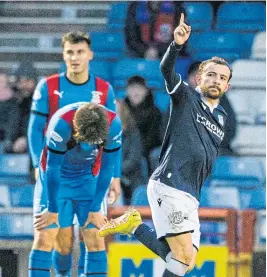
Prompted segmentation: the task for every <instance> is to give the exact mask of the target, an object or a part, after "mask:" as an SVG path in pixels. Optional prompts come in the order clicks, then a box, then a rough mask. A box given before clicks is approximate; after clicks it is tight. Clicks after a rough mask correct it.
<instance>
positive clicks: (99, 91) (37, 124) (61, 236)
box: [28, 32, 121, 276]
mask: <svg viewBox="0 0 267 277" xmlns="http://www.w3.org/2000/svg"><path fill="white" fill-rule="evenodd" d="M62 48H63V59H64V61H65V63H66V68H67V70H66V72H63V73H61V74H55V75H52V76H49V77H47V78H44V79H42V80H41V81H40V82H39V84H38V85H37V88H36V90H35V92H34V96H33V102H32V107H31V115H30V121H29V126H28V142H29V150H30V154H31V157H32V161H33V166H34V168H36V172H37V168H38V166H39V161H40V155H41V150H42V146H43V138H44V134H45V130H46V127H47V125H48V123H49V121H50V119H51V117H52V115H53V114H54V113H55V112H56V111H57V110H58V109H59V108H61V107H64V106H65V105H68V104H71V103H75V102H78V101H86V102H93V103H97V104H102V105H104V106H106V107H107V108H109V109H111V110H113V111H115V97H114V93H113V88H112V86H111V85H110V84H109V83H108V82H106V81H104V80H102V79H100V78H98V77H95V76H94V75H93V74H91V72H90V68H89V62H90V61H91V60H92V59H93V52H92V50H91V40H90V38H89V37H88V35H87V34H84V33H81V32H71V33H66V34H65V35H64V36H63V37H62ZM120 162H121V161H120V159H118V164H117V165H116V167H115V172H114V176H113V177H114V178H113V181H112V185H111V187H110V191H109V195H110V197H111V198H110V199H109V201H110V202H111V203H112V202H115V200H116V198H117V197H118V196H119V194H120V174H121V172H120V168H121V164H120ZM96 240H97V242H96V245H98V244H99V245H102V244H103V238H96ZM72 246H73V227H68V228H62V229H60V231H59V232H58V237H57V240H56V243H55V251H54V255H53V261H54V267H55V271H56V272H57V273H58V274H60V272H61V271H65V272H66V271H70V269H71V261H72V257H71V251H72ZM84 254H85V247H84V243H83V242H82V241H81V242H80V259H79V271H80V274H82V272H83V269H84ZM66 276H68V275H67V274H66ZM79 276H80V275H79Z"/></svg>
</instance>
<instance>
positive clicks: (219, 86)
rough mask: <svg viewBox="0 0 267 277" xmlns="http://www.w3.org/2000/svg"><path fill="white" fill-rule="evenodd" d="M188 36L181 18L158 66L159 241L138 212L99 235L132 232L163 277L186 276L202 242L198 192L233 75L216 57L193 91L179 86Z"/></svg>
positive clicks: (155, 194)
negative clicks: (165, 100) (162, 105)
mask: <svg viewBox="0 0 267 277" xmlns="http://www.w3.org/2000/svg"><path fill="white" fill-rule="evenodd" d="M190 33H191V27H190V26H188V25H186V24H185V23H184V15H183V14H182V15H181V19H180V24H179V26H178V27H177V28H176V29H175V31H174V41H173V42H172V43H171V44H170V46H169V48H168V50H167V52H166V53H165V55H164V57H163V59H162V62H161V71H162V74H163V76H164V78H165V81H166V89H167V91H168V93H169V94H170V97H171V110H170V118H169V122H168V126H167V130H166V133H165V138H164V141H163V144H162V151H161V155H160V160H159V166H158V167H157V169H156V170H155V171H154V173H153V174H152V176H151V178H150V181H149V183H148V188H147V192H148V199H149V203H150V207H151V211H152V219H153V222H154V225H155V229H156V234H157V237H156V234H155V232H154V231H153V230H150V228H149V227H148V226H146V225H145V224H142V220H141V217H140V213H139V212H138V211H136V210H134V211H129V212H126V213H125V214H124V215H123V216H122V217H119V218H117V219H115V220H112V221H111V222H110V223H108V224H106V225H105V226H104V227H102V230H101V231H100V235H101V236H105V235H108V234H113V233H116V232H124V233H134V235H135V237H136V238H137V239H138V240H140V241H141V242H142V243H143V244H145V245H146V246H147V247H148V248H149V249H151V250H152V251H153V252H155V253H156V254H157V255H159V256H160V257H162V258H163V259H164V260H165V261H166V263H167V265H166V269H165V271H164V274H163V276H164V277H168V276H170V277H171V276H184V275H185V274H186V272H187V271H188V270H191V269H192V268H193V267H194V265H195V261H196V255H197V251H198V248H199V241H200V231H199V218H198V205H199V197H200V190H201V186H202V184H203V183H204V181H205V180H206V178H207V177H208V175H209V174H210V172H211V169H212V165H213V163H214V161H215V159H216V156H217V153H218V149H219V145H220V143H221V141H222V139H223V136H224V123H225V120H226V116H227V115H226V113H225V111H224V110H223V108H222V107H221V106H220V105H219V98H220V97H221V96H222V95H223V94H224V93H225V92H226V91H227V90H228V88H229V80H230V79H231V76H232V70H231V69H230V67H229V65H228V64H227V62H226V61H225V60H223V59H221V58H218V57H214V58H212V59H210V60H206V61H204V62H202V63H201V65H200V67H199V72H198V76H197V83H198V87H197V88H196V89H193V88H191V87H189V86H188V85H187V84H186V83H185V82H183V80H182V79H181V76H180V75H179V74H176V73H175V69H174V65H175V62H176V58H177V56H178V54H179V51H180V50H181V48H182V46H183V44H184V43H185V42H186V41H187V40H188V38H189V36H190Z"/></svg>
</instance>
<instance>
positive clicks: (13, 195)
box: [9, 184, 34, 207]
mask: <svg viewBox="0 0 267 277" xmlns="http://www.w3.org/2000/svg"><path fill="white" fill-rule="evenodd" d="M33 190H34V186H33V185H31V184H29V185H20V186H9V192H10V202H11V206H12V207H32V206H33Z"/></svg>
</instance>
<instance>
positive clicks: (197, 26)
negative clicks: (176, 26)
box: [184, 2, 213, 31]
mask: <svg viewBox="0 0 267 277" xmlns="http://www.w3.org/2000/svg"><path fill="white" fill-rule="evenodd" d="M184 7H185V12H186V14H187V18H188V19H187V21H188V22H187V23H188V24H189V25H190V26H191V27H192V29H193V30H194V31H208V30H210V29H211V27H212V23H213V8H212V5H211V4H210V3H207V2H206V3H205V2H203V3H201V2H185V3H184Z"/></svg>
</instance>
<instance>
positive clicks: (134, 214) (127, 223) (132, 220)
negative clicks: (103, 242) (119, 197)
mask: <svg viewBox="0 0 267 277" xmlns="http://www.w3.org/2000/svg"><path fill="white" fill-rule="evenodd" d="M141 223H142V218H141V215H140V213H139V212H138V211H137V210H135V209H133V210H128V211H126V212H125V213H124V214H123V215H122V216H120V217H117V218H115V219H111V220H110V221H109V222H108V223H106V224H105V225H104V226H103V227H102V228H101V229H100V230H99V236H100V237H105V236H107V235H113V234H116V233H121V234H127V235H130V234H131V233H132V231H133V230H134V229H135V228H137V227H138V226H139V225H140V224H141Z"/></svg>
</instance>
